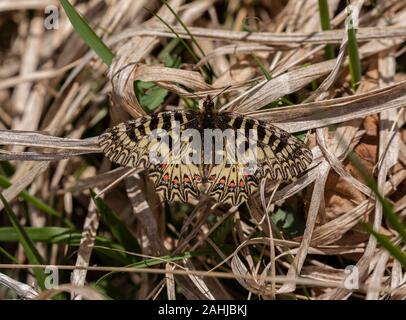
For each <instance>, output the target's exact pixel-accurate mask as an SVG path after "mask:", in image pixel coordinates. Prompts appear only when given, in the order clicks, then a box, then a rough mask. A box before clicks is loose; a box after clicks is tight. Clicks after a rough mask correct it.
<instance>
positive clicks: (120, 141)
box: [99, 112, 202, 202]
mask: <svg viewBox="0 0 406 320" xmlns="http://www.w3.org/2000/svg"><path fill="white" fill-rule="evenodd" d="M196 125H197V119H196V115H195V114H193V113H188V112H162V113H157V114H151V115H148V116H144V117H141V118H138V119H136V120H130V121H127V122H123V123H120V124H118V125H117V126H115V127H113V128H110V129H108V130H107V131H106V132H105V133H104V134H102V135H101V136H100V138H99V144H100V147H101V148H102V150H103V152H104V154H105V155H106V156H107V157H108V158H109V159H110V160H111V161H113V162H115V163H117V164H119V165H121V166H128V167H134V168H139V169H148V170H149V177H150V178H151V180H152V181H153V183H154V186H155V189H156V191H157V193H158V195H159V196H160V197H161V198H162V199H163V200H167V201H176V200H178V201H182V202H188V201H189V200H190V198H194V199H198V197H199V192H200V184H201V181H202V177H201V169H200V167H199V166H198V165H195V164H193V163H190V164H182V163H179V162H177V163H174V162H173V157H172V151H173V150H172V143H173V139H175V137H173V136H172V134H173V130H172V129H174V127H175V126H176V127H177V128H178V129H179V131H184V130H187V129H189V128H195V127H196ZM163 130H165V132H167V133H168V138H169V141H165V140H161V136H162V135H161V134H160V131H163ZM153 133H154V134H153ZM154 149H155V150H157V153H158V154H157V155H158V156H159V157H160V161H159V162H157V163H154V161H153V159H151V157H150V155H151V150H154ZM158 151H159V152H158ZM186 151H190V150H189V149H188V145H187V142H184V141H183V142H180V153H181V154H182V152H186Z"/></svg>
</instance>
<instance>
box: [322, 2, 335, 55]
mask: <svg viewBox="0 0 406 320" xmlns="http://www.w3.org/2000/svg"><path fill="white" fill-rule="evenodd" d="M319 13H320V24H321V29H322V30H330V29H331V25H330V14H329V10H328V2H327V0H319ZM324 51H325V56H326V58H327V59H334V58H335V54H334V48H333V47H332V45H331V44H328V45H326V47H325V48H324Z"/></svg>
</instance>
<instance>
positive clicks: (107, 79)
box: [0, 0, 406, 299]
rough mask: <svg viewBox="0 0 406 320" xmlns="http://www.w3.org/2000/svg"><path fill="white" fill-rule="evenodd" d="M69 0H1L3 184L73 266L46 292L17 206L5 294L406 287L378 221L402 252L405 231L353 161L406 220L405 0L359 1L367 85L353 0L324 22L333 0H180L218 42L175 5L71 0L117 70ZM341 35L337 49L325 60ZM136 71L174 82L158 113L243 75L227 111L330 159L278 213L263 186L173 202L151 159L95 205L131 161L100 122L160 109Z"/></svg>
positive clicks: (311, 292) (51, 249)
mask: <svg viewBox="0 0 406 320" xmlns="http://www.w3.org/2000/svg"><path fill="white" fill-rule="evenodd" d="M55 3H57V2H56V1H34V0H31V1H28V0H27V1H19V2H17V1H3V2H2V3H1V4H0V26H1V30H2V31H1V34H0V37H1V50H0V60H1V67H0V103H1V108H0V145H1V146H3V147H2V149H1V150H0V160H2V162H1V163H0V174H1V176H2V177H3V178H2V180H1V181H3V182H2V183H3V187H4V188H3V189H2V191H1V193H2V194H3V196H4V198H5V199H6V200H7V202H8V203H10V205H11V208H12V210H13V212H14V213H15V214H16V215H17V217H18V220H19V223H20V225H22V226H25V227H26V228H25V229H24V230H26V232H27V235H28V237H30V238H31V240H32V241H34V242H35V248H36V250H37V252H38V253H39V254H40V256H41V258H42V260H43V263H44V264H53V265H59V266H60V267H59V271H60V273H59V281H60V284H63V285H61V286H60V288H59V289H58V290H51V291H49V290H48V291H46V290H45V291H44V292H42V293H40V291H43V290H41V289H40V287H41V286H39V285H38V284H35V283H36V279H35V277H34V274H33V273H32V270H33V268H32V267H33V264H34V265H35V263H32V260H30V258H29V254H28V253H27V250H29V248H30V247H29V246H28V249H27V245H24V243H22V242H21V244H18V241H21V235H20V237H19V235H18V232H17V231H16V230H17V228H16V227H14V228H11V227H10V220H9V218H8V216H7V215H6V214H2V215H1V217H0V263H2V264H0V267H1V268H2V269H3V270H2V273H0V283H2V284H5V285H6V287H8V288H9V289H7V290H5V287H0V297H3V298H6V297H13V296H15V295H16V294H17V295H18V296H20V297H22V298H28V299H31V298H33V297H36V296H37V298H43V299H45V298H49V297H51V296H53V295H55V294H60V292H65V294H62V297H66V298H69V296H68V295H67V294H66V292H67V293H69V294H70V297H71V298H72V299H82V298H87V299H100V298H103V296H109V297H111V298H113V299H119V298H124V299H177V298H186V299H247V298H249V299H274V298H278V299H283V298H287V297H289V298H294V299H347V298H355V299H384V298H385V299H405V298H406V286H405V277H406V275H405V269H404V266H403V267H402V264H401V262H400V261H399V260H397V259H394V258H393V256H392V255H391V254H390V253H389V252H388V251H387V250H386V249H385V248H384V247H382V246H381V245H379V244H378V243H377V240H376V238H375V237H374V236H373V235H371V234H369V233H368V232H367V231H366V230H365V229H364V228H362V223H364V222H368V223H371V224H372V225H373V227H374V229H375V230H377V231H379V233H381V234H384V235H386V236H387V237H388V238H389V239H390V240H391V242H393V243H394V244H396V245H398V246H399V248H401V249H402V250H403V251H404V247H405V243H404V242H402V238H401V236H400V235H399V233H398V232H397V231H396V229H395V228H393V226H392V225H391V224H390V223H389V222H388V220H387V217H386V215H384V211H383V208H382V204H381V202H379V201H378V200H377V198H376V197H375V195H374V193H373V191H372V190H371V185H369V184H368V183H366V181H365V180H364V179H363V178H362V175H361V174H360V173H359V172H358V168H357V166H356V165H354V163H353V162H351V161H349V159H348V155H349V154H353V153H355V154H356V155H357V156H358V158H359V159H360V161H361V163H362V165H363V167H364V168H365V169H366V170H367V171H368V173H369V174H370V175H372V176H374V177H375V179H376V180H377V185H378V190H379V192H380V193H381V194H383V195H385V196H386V198H387V199H388V200H389V201H390V202H391V203H392V204H393V211H394V213H395V214H396V215H397V216H398V217H399V218H400V219H402V221H403V223H404V219H405V216H406V145H405V143H406V128H405V120H406V114H405V112H404V110H405V106H406V95H405V92H406V90H405V89H406V76H405V70H406V55H405V50H404V49H405V47H404V40H405V39H406V1H403V0H402V1H371V2H370V1H353V4H354V5H355V6H359V8H360V13H359V30H358V31H357V40H358V50H359V56H360V61H361V67H362V70H361V72H362V73H361V80H360V82H359V83H357V85H356V86H352V85H351V74H350V71H349V70H350V69H349V64H350V61H349V58H348V50H347V49H348V46H349V43H348V38H347V30H346V25H347V24H346V21H345V20H346V17H347V13H346V10H345V5H344V3H345V1H338V0H337V1H336V0H334V1H328V3H329V6H330V16H331V17H332V18H331V28H332V29H334V30H331V31H321V27H320V19H319V8H318V1H316V0H306V1H305V0H299V1H297V0H295V1H293V0H291V1H282V0H263V1H257V2H255V3H256V4H255V5H254V4H253V3H254V2H253V1H248V0H246V1H228V2H225V1H221V0H218V1H216V0H196V1H184V0H172V1H169V3H170V7H171V8H172V9H173V10H174V12H176V13H177V15H178V16H179V17H180V19H181V20H182V22H183V23H184V24H185V25H186V26H187V30H188V31H189V32H190V33H191V34H192V35H193V37H194V38H195V39H196V41H197V42H198V44H199V46H200V47H201V51H203V53H204V55H203V54H202V53H201V52H200V50H199V48H198V47H197V46H196V43H195V42H194V41H193V39H191V37H190V35H189V33H188V32H187V31H186V30H185V28H184V27H183V26H182V25H181V24H180V23H179V21H178V20H177V18H176V17H175V16H174V15H173V13H172V12H171V11H170V10H169V9H168V7H166V6H165V5H163V4H162V3H161V2H160V1H151V0H150V1H143V0H142V1H141V0H140V1H132V0H121V1H101V0H94V1H89V2H81V1H71V3H73V4H75V8H76V9H77V10H78V11H80V12H81V13H82V14H83V15H84V16H85V17H86V19H87V20H88V21H89V23H90V25H91V26H92V27H93V29H94V30H95V31H96V32H97V34H98V35H99V36H100V37H101V38H102V39H103V40H104V41H105V43H107V44H108V46H109V47H110V48H111V49H112V51H113V52H114V54H115V59H114V60H113V63H112V65H111V66H110V67H109V68H108V67H107V66H106V65H105V64H104V63H103V62H102V61H101V59H99V58H98V57H97V56H96V54H95V53H94V52H93V51H91V50H89V48H88V47H87V46H86V45H85V44H84V42H83V41H82V39H81V38H80V37H79V36H78V35H77V34H76V33H75V32H74V31H73V29H72V26H71V24H70V22H69V20H68V19H67V17H66V15H65V14H64V12H63V10H62V9H61V11H60V20H59V28H58V29H57V30H45V29H44V27H43V21H44V8H45V7H46V6H47V5H49V4H55ZM226 3H228V5H227V7H226ZM144 6H147V7H148V8H149V9H150V10H152V11H153V12H155V13H156V15H158V16H159V17H160V18H161V19H162V20H164V21H165V22H166V23H167V24H169V25H171V26H172V27H173V30H172V31H171V30H169V29H168V28H167V26H165V25H164V24H163V23H162V22H161V21H160V20H159V19H158V18H157V17H154V16H151V14H150V13H149V12H148V11H147V10H145V9H144V8H143V7H144ZM174 32H175V33H174ZM177 36H178V37H180V38H182V39H184V40H185V41H186V42H187V43H188V44H189V45H190V46H191V47H193V49H194V52H196V54H197V55H198V56H199V59H198V61H196V60H194V59H193V57H192V55H191V54H190V53H189V52H188V51H187V50H186V49H185V47H184V46H183V44H182V42H181V41H180V40H179V39H178V38H177ZM327 44H330V45H332V46H333V48H334V49H335V51H336V58H334V59H327V58H326V57H325V50H324V48H325V46H326V45H327ZM174 61H179V63H178V64H176V63H174ZM165 64H166V66H165ZM209 65H210V68H209V69H210V70H211V73H212V81H209V79H208V77H207V72H205V70H206V71H207V69H208V66H209ZM270 77H271V78H270ZM135 81H137V83H142V82H151V83H153V84H154V85H155V87H154V88H155V90H157V91H156V92H159V94H162V95H163V96H164V99H163V102H162V103H159V107H158V108H155V109H154V110H153V112H156V111H162V110H173V109H181V108H186V107H187V105H188V104H191V103H192V100H191V99H193V98H195V97H196V95H197V96H200V97H204V96H206V95H207V94H216V93H218V92H219V91H220V90H221V89H222V88H224V87H226V86H228V85H231V89H230V90H229V91H228V93H227V94H225V95H223V96H222V97H221V99H220V100H221V103H222V105H223V107H222V108H221V110H222V111H230V110H233V111H234V112H238V113H242V114H249V115H250V116H253V117H257V118H259V119H263V120H266V121H269V122H270V123H274V124H276V125H277V126H279V127H280V128H282V129H285V130H287V131H289V132H291V133H301V137H302V138H303V137H304V138H305V139H306V141H307V143H308V145H309V146H310V147H311V148H312V151H313V154H314V162H313V164H312V165H311V168H310V169H309V171H308V173H306V174H305V175H304V176H302V177H301V178H300V179H299V180H298V181H296V182H294V183H292V184H289V185H286V186H281V187H280V188H279V189H278V190H276V192H274V194H273V190H272V189H271V188H270V187H266V188H265V189H264V190H263V191H264V192H263V194H264V195H265V197H266V199H269V197H271V196H273V203H272V204H271V205H270V206H268V207H267V208H266V210H265V209H264V206H263V205H262V203H263V200H264V199H263V198H262V199H261V195H258V197H255V198H253V199H250V202H249V203H248V205H242V206H240V207H239V208H229V207H222V206H216V205H213V203H210V202H208V199H205V198H202V199H201V200H200V201H199V203H197V204H194V205H180V204H177V203H172V204H163V203H159V201H158V199H157V197H156V195H155V193H154V191H153V189H151V187H150V185H149V182H148V181H147V180H146V179H145V175H144V173H143V172H137V173H136V174H133V175H131V176H129V177H126V178H125V179H124V181H121V182H120V183H118V184H117V185H115V186H114V188H113V189H111V190H110V191H108V192H107V193H106V194H105V195H104V202H102V201H101V200H99V203H97V202H96V205H95V202H94V201H93V200H92V198H91V194H90V192H89V189H93V190H94V192H96V193H97V192H98V191H100V190H102V189H103V188H104V187H105V186H106V185H108V184H110V183H111V182H112V181H114V180H116V179H118V178H119V177H120V176H122V175H123V174H125V173H126V172H127V171H128V169H125V168H115V167H114V166H113V165H112V164H111V163H110V162H109V161H108V160H107V159H105V158H104V157H103V156H102V154H100V149H99V147H98V144H97V136H98V135H99V134H101V133H102V132H103V131H104V130H105V129H106V128H107V127H110V126H112V125H114V124H116V123H118V122H121V121H124V120H127V119H129V118H131V117H139V116H142V115H145V114H146V113H148V112H151V111H152V110H151V108H152V107H151V106H152V105H153V101H152V102H151V99H150V100H148V99H144V100H142V99H137V95H136V94H135V93H134V82H135ZM159 88H161V89H159ZM162 89H165V90H167V92H168V93H167V94H166V95H165V91H164V90H162ZM156 92H155V93H152V94H151V92H149V93H148V92H145V91H144V94H145V95H147V96H148V95H150V98H151V97H152V98H156V96H155V95H154V94H156ZM191 92H193V94H192V93H191ZM158 100H159V99H158ZM17 130H18V131H17ZM5 177H7V178H8V179H9V180H10V182H11V185H6V182H4V180H5ZM105 205H107V206H105ZM101 207H102V208H104V210H103V209H100V208H101ZM3 208H4V206H3V204H2V203H0V209H3ZM109 208H111V209H113V210H114V211H115V212H116V213H117V215H114V214H112V213H111V210H110V209H109ZM4 211H6V210H3V212H4ZM268 217H270V218H271V219H269V218H268ZM271 225H272V226H271ZM56 227H59V228H56ZM11 263H13V264H11ZM133 264H135V267H136V268H135V267H132V265H133ZM93 265H97V266H98V267H91V266H93ZM348 266H355V267H356V268H357V269H356V270H357V272H358V273H357V275H358V277H359V287H358V288H349V287H348V278H347V276H348V268H347V267H348ZM72 270H73V271H72ZM107 271H111V272H112V274H108V275H109V276H108V277H106V278H102V277H103V276H104V275H106V274H107ZM119 271H120V272H119ZM71 272H72V276H71ZM6 274H7V275H6ZM353 275H354V274H353ZM17 280H18V281H17ZM37 280H38V279H37ZM27 283H28V284H31V283H34V288H31V287H27V285H26V284H27ZM346 284H347V285H346ZM118 292H120V293H118ZM38 294H40V295H39V296H38ZM60 295H61V294H60Z"/></svg>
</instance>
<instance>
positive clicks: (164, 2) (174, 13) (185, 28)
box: [161, 0, 214, 81]
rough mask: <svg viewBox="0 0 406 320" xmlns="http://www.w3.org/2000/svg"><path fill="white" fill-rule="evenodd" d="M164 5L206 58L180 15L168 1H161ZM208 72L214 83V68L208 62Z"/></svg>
mask: <svg viewBox="0 0 406 320" xmlns="http://www.w3.org/2000/svg"><path fill="white" fill-rule="evenodd" d="M161 2H162V3H163V4H165V6H166V7H167V8H168V9H169V11H170V12H171V13H172V14H173V15H174V17H175V18H176V20H177V21H178V22H179V23H180V25H181V26H182V27H183V29H184V30H185V31H186V33H187V34H188V35H189V37H190V40H191V41H192V42H193V43H194V44H195V45H196V47H197V48H198V49H199V51H200V54H201V55H202V56H203V57H204V56H205V55H206V54H205V53H204V51H203V49H202V47H201V46H200V44H199V42H197V40H196V38H195V37H194V36H193V34H192V33H191V32H190V31H189V29H188V27H187V26H186V25H185V24H184V23H183V21H182V19H181V18H180V17H179V16H178V14H177V13H176V12H175V11H174V10H173V9H172V7H171V6H170V5H169V4H168V2H167V1H166V0H161ZM206 65H207V70H205V71H206V74H207V75H208V76H209V79H210V81H212V78H213V75H214V71H213V68H212V67H211V65H210V63H209V62H208V61H207V62H206Z"/></svg>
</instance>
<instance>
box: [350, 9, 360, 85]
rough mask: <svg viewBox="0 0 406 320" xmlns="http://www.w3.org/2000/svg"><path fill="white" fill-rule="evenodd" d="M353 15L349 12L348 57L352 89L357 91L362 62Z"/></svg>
mask: <svg viewBox="0 0 406 320" xmlns="http://www.w3.org/2000/svg"><path fill="white" fill-rule="evenodd" d="M351 16H352V13H351V12H348V19H350V20H349V23H348V24H349V27H348V30H347V35H348V57H349V60H350V62H349V66H350V74H351V85H352V89H353V90H356V89H357V87H358V85H359V83H360V81H361V71H362V70H361V60H360V58H359V51H358V43H357V36H356V33H355V31H356V30H355V29H354V21H352V18H351Z"/></svg>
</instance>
